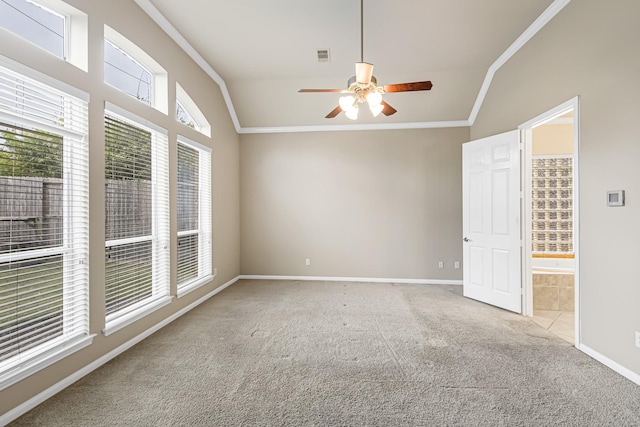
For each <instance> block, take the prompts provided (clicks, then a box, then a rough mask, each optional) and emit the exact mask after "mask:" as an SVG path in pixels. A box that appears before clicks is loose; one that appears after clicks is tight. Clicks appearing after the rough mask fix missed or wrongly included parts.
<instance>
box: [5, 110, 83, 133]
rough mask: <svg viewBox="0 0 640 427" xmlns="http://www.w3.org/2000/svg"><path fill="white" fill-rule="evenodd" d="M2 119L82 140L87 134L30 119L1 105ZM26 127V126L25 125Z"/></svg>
mask: <svg viewBox="0 0 640 427" xmlns="http://www.w3.org/2000/svg"><path fill="white" fill-rule="evenodd" d="M0 120H6V121H8V122H16V123H22V124H24V125H27V126H31V127H32V128H35V129H41V130H46V131H48V132H51V133H55V134H57V135H60V136H63V137H68V138H73V139H76V140H81V139H82V138H84V137H85V136H86V133H81V132H77V131H74V130H73V129H69V128H64V127H60V126H54V125H50V124H48V123H44V122H39V121H37V120H33V119H30V118H29V117H25V116H21V115H19V114H15V113H12V112H10V111H7V110H5V109H4V108H2V107H0ZM23 127H24V126H23Z"/></svg>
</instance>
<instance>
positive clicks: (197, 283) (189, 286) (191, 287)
mask: <svg viewBox="0 0 640 427" xmlns="http://www.w3.org/2000/svg"><path fill="white" fill-rule="evenodd" d="M215 277H216V276H215V275H213V276H212V275H211V274H209V275H207V276H204V277H200V278H198V279H196V280H194V281H193V282H187V283H186V284H183V285H181V286H180V287H179V288H178V298H182V297H183V296H185V295H187V294H188V293H190V292H193V291H195V290H196V289H198V288H201V287H203V286H204V285H206V284H207V283H209V282H210V281H211V280H213V279H214V278H215Z"/></svg>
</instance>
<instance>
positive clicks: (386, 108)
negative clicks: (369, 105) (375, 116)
mask: <svg viewBox="0 0 640 427" xmlns="http://www.w3.org/2000/svg"><path fill="white" fill-rule="evenodd" d="M381 104H382V105H383V106H384V108H383V109H382V114H384V115H385V116H391V115H392V114H395V113H397V112H398V110H396V109H395V108H393V107H392V106H391V105H389V104H387V103H386V102H384V101H382V102H381Z"/></svg>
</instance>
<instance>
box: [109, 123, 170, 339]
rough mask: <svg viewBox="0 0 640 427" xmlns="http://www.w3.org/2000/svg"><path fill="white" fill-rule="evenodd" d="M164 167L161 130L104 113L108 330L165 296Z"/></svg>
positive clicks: (165, 150)
mask: <svg viewBox="0 0 640 427" xmlns="http://www.w3.org/2000/svg"><path fill="white" fill-rule="evenodd" d="M168 169H169V168H168V141H167V136H166V134H165V133H164V132H159V131H158V130H155V129H154V128H150V127H149V126H145V125H143V124H141V123H139V122H135V121H132V120H130V119H127V118H124V117H122V116H120V115H117V114H114V113H111V112H107V113H106V115H105V219H106V221H105V235H106V242H105V260H106V272H105V286H106V289H105V292H106V315H107V319H106V321H107V329H109V328H110V325H113V324H114V323H116V324H117V323H118V322H120V321H121V320H122V319H129V318H130V315H132V313H133V314H135V313H141V312H142V313H144V312H146V311H147V310H149V308H150V307H153V306H154V305H155V304H157V303H161V302H163V301H165V299H166V297H168V295H169V185H168V173H169V170H168Z"/></svg>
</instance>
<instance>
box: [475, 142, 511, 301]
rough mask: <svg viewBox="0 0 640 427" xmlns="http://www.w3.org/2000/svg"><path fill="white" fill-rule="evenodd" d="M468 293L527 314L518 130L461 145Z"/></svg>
mask: <svg viewBox="0 0 640 427" xmlns="http://www.w3.org/2000/svg"><path fill="white" fill-rule="evenodd" d="M462 179H463V184H462V194H463V227H462V230H463V240H464V242H463V294H464V296H466V297H468V298H472V299H475V300H478V301H482V302H485V303H487V304H491V305H495V306H497V307H501V308H504V309H507V310H511V311H515V312H517V313H521V312H522V290H521V287H522V285H521V280H522V277H521V270H520V263H521V207H520V195H521V191H520V149H519V131H517V130H514V131H511V132H506V133H502V134H499V135H494V136H490V137H487V138H483V139H479V140H476V141H471V142H468V143H466V144H463V146H462Z"/></svg>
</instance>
